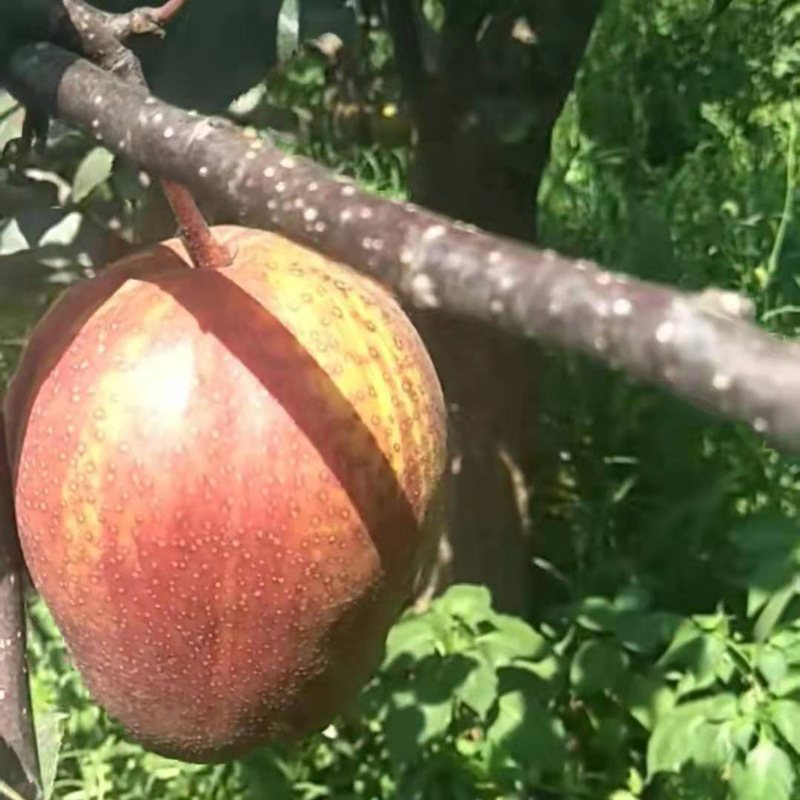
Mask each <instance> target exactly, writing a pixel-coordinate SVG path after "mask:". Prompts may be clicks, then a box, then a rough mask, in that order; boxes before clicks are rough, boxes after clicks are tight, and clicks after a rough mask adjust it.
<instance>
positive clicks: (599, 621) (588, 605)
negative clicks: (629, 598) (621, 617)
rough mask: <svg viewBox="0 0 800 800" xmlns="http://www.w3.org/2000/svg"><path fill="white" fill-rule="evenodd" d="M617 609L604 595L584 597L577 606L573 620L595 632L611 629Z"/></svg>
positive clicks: (617, 612)
mask: <svg viewBox="0 0 800 800" xmlns="http://www.w3.org/2000/svg"><path fill="white" fill-rule="evenodd" d="M618 614H619V611H618V610H617V609H616V608H614V605H613V604H612V603H611V602H610V601H609V600H608V599H607V598H605V597H586V598H584V599H583V600H582V601H581V602H580V604H579V605H578V607H577V610H576V613H575V621H576V622H577V623H578V624H579V625H581V626H583V627H584V628H586V629H587V630H590V631H594V632H596V633H602V632H606V631H612V630H613V629H614V624H615V622H616V619H617V615H618Z"/></svg>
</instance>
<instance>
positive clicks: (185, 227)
mask: <svg viewBox="0 0 800 800" xmlns="http://www.w3.org/2000/svg"><path fill="white" fill-rule="evenodd" d="M161 186H162V187H163V189H164V194H165V195H166V198H167V202H168V203H169V204H170V207H171V208H172V213H173V214H174V215H175V219H176V220H177V222H178V228H179V229H180V234H181V239H182V240H183V244H184V246H185V247H186V250H187V252H188V253H189V257H190V258H191V260H192V265H193V266H194V267H196V268H197V269H222V268H223V267H228V266H230V264H231V262H232V261H233V259H232V258H231V254H230V252H229V251H228V249H227V248H226V247H225V246H224V245H222V244H220V243H219V242H218V241H217V240H216V239H214V237H213V235H212V234H211V230H210V229H209V227H208V223H207V222H206V219H205V217H204V216H203V214H202V212H201V211H200V209H199V208H198V207H197V203H196V202H195V199H194V197H192V194H191V192H190V191H189V190H188V189H187V188H186V187H185V186H183V185H182V184H180V183H175V182H174V181H170V180H167V179H166V178H162V179H161Z"/></svg>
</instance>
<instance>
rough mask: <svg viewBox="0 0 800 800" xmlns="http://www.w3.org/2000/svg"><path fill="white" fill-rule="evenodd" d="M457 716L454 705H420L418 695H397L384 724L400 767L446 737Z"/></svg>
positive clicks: (450, 702)
mask: <svg viewBox="0 0 800 800" xmlns="http://www.w3.org/2000/svg"><path fill="white" fill-rule="evenodd" d="M452 716H453V703H452V701H451V700H449V699H448V700H444V701H442V702H439V703H420V702H419V701H418V697H417V696H416V695H415V693H414V692H411V691H407V690H404V691H401V692H395V694H394V695H393V696H392V699H391V701H390V706H389V710H388V713H387V714H386V719H385V721H384V730H385V733H386V744H387V746H388V747H389V752H390V754H391V756H392V758H393V759H394V760H395V761H396V762H397V763H406V762H413V761H415V760H416V759H417V758H419V756H420V752H421V749H422V748H423V747H424V746H425V745H426V744H428V743H429V742H430V741H431V740H432V739H435V738H436V737H438V736H441V735H442V734H444V733H445V731H446V730H447V728H448V727H449V725H450V721H451V720H452Z"/></svg>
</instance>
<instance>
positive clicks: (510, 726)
mask: <svg viewBox="0 0 800 800" xmlns="http://www.w3.org/2000/svg"><path fill="white" fill-rule="evenodd" d="M486 738H487V740H488V741H489V742H490V743H491V744H492V745H493V746H495V747H497V748H500V749H501V750H504V751H506V752H508V753H510V754H511V755H512V756H513V757H514V758H516V759H517V760H518V761H519V762H520V763H521V764H523V765H526V766H535V767H539V768H540V769H543V770H547V771H551V772H558V771H559V770H560V769H561V766H562V764H563V762H564V757H565V753H566V749H565V746H564V731H563V729H562V727H561V725H560V723H559V722H558V720H555V719H553V717H552V716H551V715H550V712H549V711H548V710H547V709H546V708H545V707H544V706H543V705H542V704H541V703H540V702H539V700H538V699H537V698H536V697H534V696H533V695H531V694H528V693H525V692H521V691H515V692H508V693H507V694H504V695H502V696H501V697H500V699H499V700H498V704H497V716H496V718H495V720H494V722H493V723H492V724H491V725H490V727H489V729H488V730H487V731H486Z"/></svg>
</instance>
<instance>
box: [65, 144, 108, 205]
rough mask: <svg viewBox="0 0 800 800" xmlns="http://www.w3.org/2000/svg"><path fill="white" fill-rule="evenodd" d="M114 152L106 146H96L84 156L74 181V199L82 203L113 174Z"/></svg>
mask: <svg viewBox="0 0 800 800" xmlns="http://www.w3.org/2000/svg"><path fill="white" fill-rule="evenodd" d="M113 165H114V154H113V153H111V152H110V151H108V150H106V148H105V147H95V148H93V149H92V150H90V151H89V152H88V153H87V154H86V155H85V156H84V158H83V160H82V161H81V163H80V164H78V169H77V170H76V171H75V178H74V179H73V181H72V199H73V201H74V202H76V203H80V202H81V201H82V200H84V199H85V198H87V197H88V196H89V195H90V194H91V193H92V192H93V191H94V190H95V189H96V188H97V187H98V186H100V185H101V184H103V183H105V182H106V181H107V180H108V178H109V176H110V175H111V169H112V167H113Z"/></svg>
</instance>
